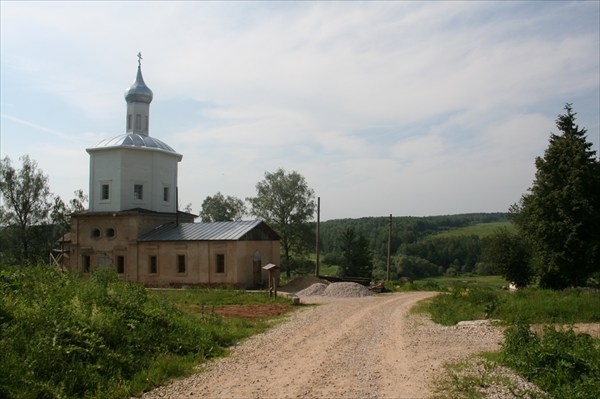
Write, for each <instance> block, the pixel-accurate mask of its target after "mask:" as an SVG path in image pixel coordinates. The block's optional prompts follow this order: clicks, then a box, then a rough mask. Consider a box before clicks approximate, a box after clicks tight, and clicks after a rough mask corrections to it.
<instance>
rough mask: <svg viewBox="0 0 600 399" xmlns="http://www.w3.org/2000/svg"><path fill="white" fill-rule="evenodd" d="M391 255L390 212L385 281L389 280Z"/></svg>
mask: <svg viewBox="0 0 600 399" xmlns="http://www.w3.org/2000/svg"><path fill="white" fill-rule="evenodd" d="M391 256H392V214H391V213H390V225H389V226H388V253H387V281H390V258H391Z"/></svg>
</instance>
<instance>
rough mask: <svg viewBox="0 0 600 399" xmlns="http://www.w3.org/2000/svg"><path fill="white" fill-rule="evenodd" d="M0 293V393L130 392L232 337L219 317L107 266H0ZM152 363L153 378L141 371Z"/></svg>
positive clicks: (79, 394)
mask: <svg viewBox="0 0 600 399" xmlns="http://www.w3.org/2000/svg"><path fill="white" fill-rule="evenodd" d="M0 293H1V295H2V297H3V300H2V301H0V353H2V356H1V357H0V397H6V398H31V397H38V398H45V397H49V398H50V397H100V398H110V397H126V396H131V395H134V394H138V393H140V390H141V389H147V388H148V387H149V384H150V386H152V384H157V383H159V382H162V380H164V379H167V378H170V377H172V376H173V375H172V374H170V373H173V374H175V375H179V374H180V373H181V372H182V371H181V366H179V367H175V368H173V367H172V366H166V365H168V364H171V365H172V364H176V363H181V364H191V363H194V362H197V361H200V360H202V359H204V358H206V357H209V356H213V355H216V354H219V353H220V352H222V351H223V349H222V347H223V345H226V344H228V343H229V342H228V341H230V340H231V337H229V336H228V334H226V333H224V332H223V331H222V330H224V329H223V328H222V326H221V323H220V318H218V317H216V318H211V319H210V320H208V321H206V322H202V320H200V321H199V320H197V319H195V318H193V317H192V316H190V315H187V314H185V313H183V312H181V311H179V310H177V309H176V308H175V307H174V306H173V305H171V304H170V302H168V301H167V300H164V299H160V298H158V297H156V296H154V295H153V294H152V293H150V292H148V291H146V290H145V289H144V287H143V286H141V285H138V284H129V283H122V282H119V281H118V277H117V275H116V274H115V273H114V271H112V270H109V269H101V270H98V271H97V272H96V273H94V274H93V275H92V276H90V278H89V279H88V280H83V279H82V278H81V277H80V276H78V275H77V274H74V273H61V272H59V271H57V270H55V269H53V268H50V267H44V266H38V267H30V268H23V269H0ZM157 369H163V371H162V372H161V373H159V374H160V376H161V377H160V378H157V379H156V380H155V381H148V378H146V377H144V378H142V377H141V376H148V375H152V374H153V373H155V372H153V371H152V370H157ZM141 379H146V381H145V382H143V383H139V381H140V380H141ZM161 379H162V380H161Z"/></svg>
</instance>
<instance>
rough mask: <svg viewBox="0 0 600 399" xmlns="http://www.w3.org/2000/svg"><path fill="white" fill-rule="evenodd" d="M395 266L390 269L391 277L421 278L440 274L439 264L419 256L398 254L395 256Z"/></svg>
mask: <svg viewBox="0 0 600 399" xmlns="http://www.w3.org/2000/svg"><path fill="white" fill-rule="evenodd" d="M393 264H394V267H393V268H391V270H390V278H392V279H399V278H400V277H408V278H411V279H420V278H424V277H432V276H438V275H439V274H440V273H439V270H438V266H437V265H435V264H433V263H431V262H430V261H428V260H426V259H423V258H420V257H418V256H407V255H398V256H396V257H394V261H393Z"/></svg>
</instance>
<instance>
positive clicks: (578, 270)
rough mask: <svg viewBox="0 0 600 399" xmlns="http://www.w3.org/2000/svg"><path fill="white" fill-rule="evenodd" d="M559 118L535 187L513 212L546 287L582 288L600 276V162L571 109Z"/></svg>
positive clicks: (567, 107) (541, 160)
mask: <svg viewBox="0 0 600 399" xmlns="http://www.w3.org/2000/svg"><path fill="white" fill-rule="evenodd" d="M565 110H566V113H565V114H563V115H559V116H558V119H557V120H556V126H557V128H558V130H559V131H560V133H559V134H551V136H550V144H549V146H548V148H547V149H546V151H545V153H544V156H543V157H538V158H536V160H535V165H536V168H537V172H536V175H535V180H534V182H533V186H532V187H531V188H530V189H529V192H528V193H526V194H524V195H523V197H522V198H521V201H520V203H519V204H517V205H515V206H514V207H513V209H512V211H513V213H514V215H515V224H516V225H517V227H518V229H519V230H520V232H521V233H522V234H523V235H524V236H525V237H526V238H527V239H528V241H529V243H530V244H531V246H532V249H533V250H534V267H535V269H536V271H537V274H538V276H539V279H540V285H541V286H543V287H548V288H554V289H560V288H565V287H569V286H582V285H584V284H585V283H586V280H587V278H588V277H589V276H591V275H592V274H594V273H598V272H600V210H599V206H600V163H599V162H598V160H596V158H595V154H596V152H595V151H592V150H591V146H592V144H591V143H589V142H587V140H586V129H584V128H581V129H580V128H579V126H578V125H576V124H575V115H576V113H574V112H573V108H572V105H571V104H566V105H565Z"/></svg>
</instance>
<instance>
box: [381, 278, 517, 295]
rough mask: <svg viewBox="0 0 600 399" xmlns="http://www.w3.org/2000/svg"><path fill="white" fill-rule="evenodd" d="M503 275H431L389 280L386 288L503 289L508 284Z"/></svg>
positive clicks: (414, 289)
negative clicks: (406, 279)
mask: <svg viewBox="0 0 600 399" xmlns="http://www.w3.org/2000/svg"><path fill="white" fill-rule="evenodd" d="M506 285H507V283H506V280H504V278H502V276H471V275H462V276H456V277H431V278H424V279H419V280H414V281H411V282H402V281H387V282H386V283H385V287H386V289H388V290H389V291H394V292H405V291H441V292H444V291H451V290H456V289H460V288H486V289H498V290H499V289H501V288H502V287H504V286H506Z"/></svg>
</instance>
